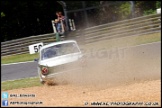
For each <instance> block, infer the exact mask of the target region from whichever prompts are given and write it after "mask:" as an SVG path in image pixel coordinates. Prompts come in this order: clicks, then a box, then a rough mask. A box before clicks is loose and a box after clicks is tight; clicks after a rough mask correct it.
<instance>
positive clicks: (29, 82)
mask: <svg viewBox="0 0 162 108" xmlns="http://www.w3.org/2000/svg"><path fill="white" fill-rule="evenodd" d="M41 85H42V84H41V83H40V81H39V78H38V77H35V78H24V79H19V80H14V81H5V82H1V91H5V90H11V89H18V88H27V87H33V86H41Z"/></svg>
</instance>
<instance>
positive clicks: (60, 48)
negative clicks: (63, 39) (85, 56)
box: [41, 42, 80, 60]
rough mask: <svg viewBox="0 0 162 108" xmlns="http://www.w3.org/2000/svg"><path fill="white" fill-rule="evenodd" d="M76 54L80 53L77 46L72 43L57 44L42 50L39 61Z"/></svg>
mask: <svg viewBox="0 0 162 108" xmlns="http://www.w3.org/2000/svg"><path fill="white" fill-rule="evenodd" d="M77 52H80V50H79V49H78V46H77V44H76V43H74V42H70V43H64V44H57V45H54V46H51V47H48V48H45V49H43V50H42V51H41V60H45V59H49V58H52V57H57V56H62V55H67V54H72V53H77Z"/></svg>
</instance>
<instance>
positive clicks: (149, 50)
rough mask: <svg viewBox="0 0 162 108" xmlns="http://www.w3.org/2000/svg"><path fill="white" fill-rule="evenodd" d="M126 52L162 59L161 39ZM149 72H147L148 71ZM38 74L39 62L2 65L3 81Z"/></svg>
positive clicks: (127, 48) (127, 49)
mask: <svg viewBox="0 0 162 108" xmlns="http://www.w3.org/2000/svg"><path fill="white" fill-rule="evenodd" d="M124 49H126V50H125V53H132V52H133V55H135V56H136V57H144V58H145V57H147V58H149V59H153V58H156V59H159V60H158V61H159V65H160V60H161V58H160V57H161V41H160V42H154V43H148V44H142V45H137V46H133V47H126V48H124ZM146 74H147V73H146ZM36 76H37V62H27V63H19V64H11V65H1V81H7V80H15V79H21V78H29V77H36Z"/></svg>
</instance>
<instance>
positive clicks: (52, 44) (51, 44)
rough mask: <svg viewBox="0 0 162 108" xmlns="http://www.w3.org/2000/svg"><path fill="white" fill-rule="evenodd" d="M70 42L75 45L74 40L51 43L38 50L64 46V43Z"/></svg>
mask: <svg viewBox="0 0 162 108" xmlns="http://www.w3.org/2000/svg"><path fill="white" fill-rule="evenodd" d="M71 42H75V43H77V42H76V41H75V40H65V41H59V42H53V43H50V44H47V45H44V46H42V47H41V48H40V50H42V49H45V48H48V47H50V46H54V45H57V44H64V43H71Z"/></svg>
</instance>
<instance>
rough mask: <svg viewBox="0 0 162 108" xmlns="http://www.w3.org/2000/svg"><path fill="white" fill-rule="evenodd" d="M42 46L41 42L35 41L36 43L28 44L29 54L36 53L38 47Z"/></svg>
mask: <svg viewBox="0 0 162 108" xmlns="http://www.w3.org/2000/svg"><path fill="white" fill-rule="evenodd" d="M42 46H43V43H42V42H41V43H37V44H33V45H29V46H28V47H29V53H30V54H35V53H38V52H39V50H40V48H41V47H42Z"/></svg>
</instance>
